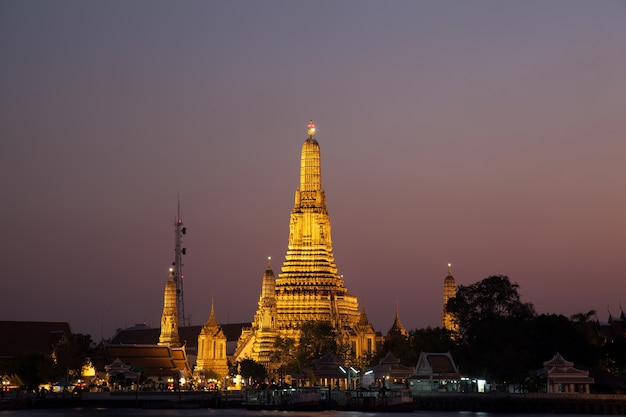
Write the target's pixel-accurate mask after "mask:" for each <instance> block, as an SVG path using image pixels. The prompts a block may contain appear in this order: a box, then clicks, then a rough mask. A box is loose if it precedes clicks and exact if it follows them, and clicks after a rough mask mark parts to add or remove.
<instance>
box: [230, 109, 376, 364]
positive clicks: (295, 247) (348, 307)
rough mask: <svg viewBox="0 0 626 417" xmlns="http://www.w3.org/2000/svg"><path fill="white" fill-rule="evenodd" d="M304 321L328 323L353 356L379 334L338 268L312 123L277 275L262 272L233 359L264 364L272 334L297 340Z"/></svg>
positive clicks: (371, 345) (369, 346)
mask: <svg viewBox="0 0 626 417" xmlns="http://www.w3.org/2000/svg"><path fill="white" fill-rule="evenodd" d="M307 321H327V322H330V323H331V325H332V326H333V328H334V329H335V330H336V331H337V332H338V334H339V335H340V338H341V340H340V342H341V343H348V344H349V346H351V347H352V352H351V354H352V355H353V356H354V357H357V358H358V357H361V356H362V355H366V354H367V353H368V349H369V350H370V353H373V352H374V351H375V349H376V343H377V341H378V340H379V338H380V336H379V335H377V334H376V332H375V331H374V329H373V328H372V326H371V325H368V324H369V322H368V320H367V317H366V316H365V313H364V312H361V311H360V310H359V304H358V301H357V297H356V296H354V295H352V294H350V293H348V290H347V289H346V287H345V285H344V281H343V278H342V277H341V275H339V274H338V271H337V266H336V264H335V258H334V255H333V245H332V239H331V227H330V216H329V215H328V211H327V209H326V194H325V193H324V190H323V188H322V173H321V160H320V146H319V144H318V142H317V139H315V125H314V124H313V122H312V121H310V122H309V125H308V138H307V139H306V140H305V141H304V144H303V145H302V151H301V158H300V186H299V187H298V188H297V190H296V193H295V201H294V207H293V210H292V211H291V218H290V221H289V241H288V246H287V253H286V255H285V260H284V262H283V266H282V269H281V272H280V273H279V274H278V277H275V276H274V273H273V272H272V270H271V269H270V268H269V266H268V268H267V270H266V271H265V274H264V276H263V284H262V289H261V297H260V299H259V306H258V308H257V312H256V314H255V316H254V321H253V323H252V326H251V328H249V329H246V330H244V332H243V333H242V335H241V337H240V339H239V344H238V346H237V351H236V352H235V355H234V357H233V362H235V361H237V360H241V359H245V358H250V359H254V360H255V361H259V362H262V363H263V362H265V363H267V361H269V356H270V355H271V351H272V349H273V341H274V339H275V338H276V336H280V337H282V338H291V339H294V340H295V341H296V343H297V342H298V341H299V338H300V327H301V325H302V324H303V323H304V322H307Z"/></svg>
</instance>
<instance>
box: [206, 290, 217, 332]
mask: <svg viewBox="0 0 626 417" xmlns="http://www.w3.org/2000/svg"><path fill="white" fill-rule="evenodd" d="M207 325H208V326H219V324H218V323H217V319H216V318H215V308H214V305H213V296H211V314H210V315H209V320H208V321H207Z"/></svg>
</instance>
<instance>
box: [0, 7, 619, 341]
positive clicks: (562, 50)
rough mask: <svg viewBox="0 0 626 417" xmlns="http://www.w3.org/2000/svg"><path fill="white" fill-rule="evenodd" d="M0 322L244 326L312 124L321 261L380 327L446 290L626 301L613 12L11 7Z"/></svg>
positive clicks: (285, 229) (437, 314)
mask: <svg viewBox="0 0 626 417" xmlns="http://www.w3.org/2000/svg"><path fill="white" fill-rule="evenodd" d="M0 52H1V55H0V60H1V65H0V91H2V93H1V94H0V129H1V131H0V132H1V137H2V140H1V142H0V158H1V160H0V162H1V166H2V168H1V169H2V177H1V178H2V179H1V181H2V194H3V199H4V201H3V204H2V208H1V212H0V213H1V214H2V218H3V219H4V225H3V230H2V233H1V234H0V236H1V239H0V242H1V245H2V246H1V247H0V254H1V257H2V258H1V259H2V281H1V283H2V290H1V294H2V297H1V298H2V302H0V319H2V320H59V321H69V322H70V323H71V326H72V330H73V331H75V332H80V333H90V334H92V335H93V336H94V339H96V340H99V339H100V338H101V337H110V336H112V335H113V334H114V331H115V329H116V328H118V327H126V326H131V325H133V324H134V323H139V322H146V323H148V324H150V325H153V326H158V323H159V319H160V315H161V311H162V299H163V288H164V285H165V281H166V279H167V275H168V274H167V269H168V268H169V266H170V263H171V262H172V260H173V255H174V251H173V249H174V227H173V224H174V220H175V217H176V204H177V193H180V199H181V205H182V209H183V221H184V222H185V225H186V226H187V228H188V234H187V235H186V236H185V241H184V246H185V247H187V251H188V252H187V253H188V254H187V256H186V257H185V267H184V272H185V287H184V290H185V308H186V311H187V313H190V314H191V320H192V323H193V324H202V323H204V322H205V321H206V320H207V318H208V316H209V313H210V307H211V297H214V298H215V309H216V315H217V319H218V321H220V322H221V323H227V322H242V321H250V320H252V316H253V314H254V311H255V309H256V306H257V301H258V297H259V294H260V291H261V279H262V276H263V271H264V269H265V265H266V258H267V256H272V257H273V259H274V262H273V267H274V271H275V272H276V273H278V272H279V271H280V266H281V265H282V260H283V259H284V255H285V252H286V249H287V238H288V233H289V213H290V211H291V208H292V206H293V198H294V192H295V190H296V187H297V186H298V181H299V163H300V161H299V158H300V147H301V145H302V143H303V142H304V140H305V139H306V126H307V122H308V120H309V119H311V118H312V119H313V120H314V121H315V123H316V126H317V132H318V133H317V135H316V137H317V139H318V141H319V143H320V146H321V151H322V184H323V187H324V189H325V191H326V195H327V201H328V209H329V212H330V216H331V222H332V226H333V229H332V232H333V234H332V237H333V243H334V251H335V259H336V262H337V266H338V268H339V272H340V274H343V275H344V279H345V283H346V286H347V288H348V290H349V292H350V293H352V294H354V295H356V296H357V297H358V299H359V303H360V305H361V306H364V307H365V309H366V311H367V313H368V316H369V318H370V321H371V322H372V323H373V324H374V327H375V328H376V329H377V330H380V331H382V332H387V330H388V329H389V327H390V326H391V324H392V323H393V318H394V314H395V308H396V302H397V303H398V306H399V313H400V319H401V321H402V323H403V324H404V326H405V327H406V328H409V329H410V328H421V327H426V326H428V325H430V326H438V325H440V322H441V307H442V306H441V303H442V298H443V279H444V277H445V276H446V272H447V263H448V262H452V264H453V275H454V276H455V278H456V281H457V283H458V284H471V283H474V282H477V281H479V280H481V279H483V278H485V277H487V276H489V275H493V274H505V275H508V276H509V277H510V278H511V280H512V281H515V282H518V283H519V284H520V287H521V294H522V297H523V300H524V301H528V302H531V303H533V304H535V306H536V308H537V310H538V312H539V313H560V314H565V315H568V316H569V315H571V314H573V313H578V312H583V311H588V310H590V309H595V310H597V311H598V313H599V316H600V319H601V320H606V319H607V315H608V313H607V309H610V311H611V312H612V313H613V314H619V310H620V303H622V305H623V306H626V276H625V275H626V274H625V273H624V270H625V269H626V266H625V265H624V260H625V259H626V220H625V215H626V186H625V185H626V136H625V132H626V116H625V115H626V110H625V109H626V2H624V1H608V0H607V1H600V2H591V1H575V0H563V1H560V0H554V1H549V2H546V1H523V2H516V1H452V2H447V1H440V0H437V1H395V2H372V1H361V0H359V1H342V2H335V1H317V0H316V1H295V2H294V1H280V2H279V1H263V2H257V1H245V2H243V1H183V2H162V1H131V2H127V1H123V2H118V1H106V2H96V1H71V2H68V1H54V2H45V1H28V0H27V1H22V0H20V1H11V0H9V1H7V0H5V1H2V2H1V3H0Z"/></svg>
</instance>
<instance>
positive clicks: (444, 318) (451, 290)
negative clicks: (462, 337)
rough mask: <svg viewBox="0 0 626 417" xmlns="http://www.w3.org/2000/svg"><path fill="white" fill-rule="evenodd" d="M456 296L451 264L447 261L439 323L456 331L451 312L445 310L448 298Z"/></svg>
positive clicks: (456, 327)
mask: <svg viewBox="0 0 626 417" xmlns="http://www.w3.org/2000/svg"><path fill="white" fill-rule="evenodd" d="M454 297H456V282H455V281H454V277H453V276H452V264H451V263H448V275H447V276H446V277H445V278H444V280H443V309H442V312H441V324H442V326H443V327H444V328H445V329H447V330H450V331H451V332H456V331H458V326H457V324H456V323H455V321H454V317H453V315H452V314H450V313H448V311H447V310H446V305H447V304H448V300H449V299H451V298H454Z"/></svg>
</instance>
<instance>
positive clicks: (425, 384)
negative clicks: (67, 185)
mask: <svg viewBox="0 0 626 417" xmlns="http://www.w3.org/2000/svg"><path fill="white" fill-rule="evenodd" d="M460 380H461V375H460V374H459V368H458V367H457V366H456V364H455V363H454V359H452V355H451V354H450V352H445V353H434V352H421V353H420V357H419V358H418V360H417V364H416V365H415V370H414V372H413V375H411V379H410V388H411V391H413V393H414V394H419V393H427V392H456V391H458V390H459V384H460Z"/></svg>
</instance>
